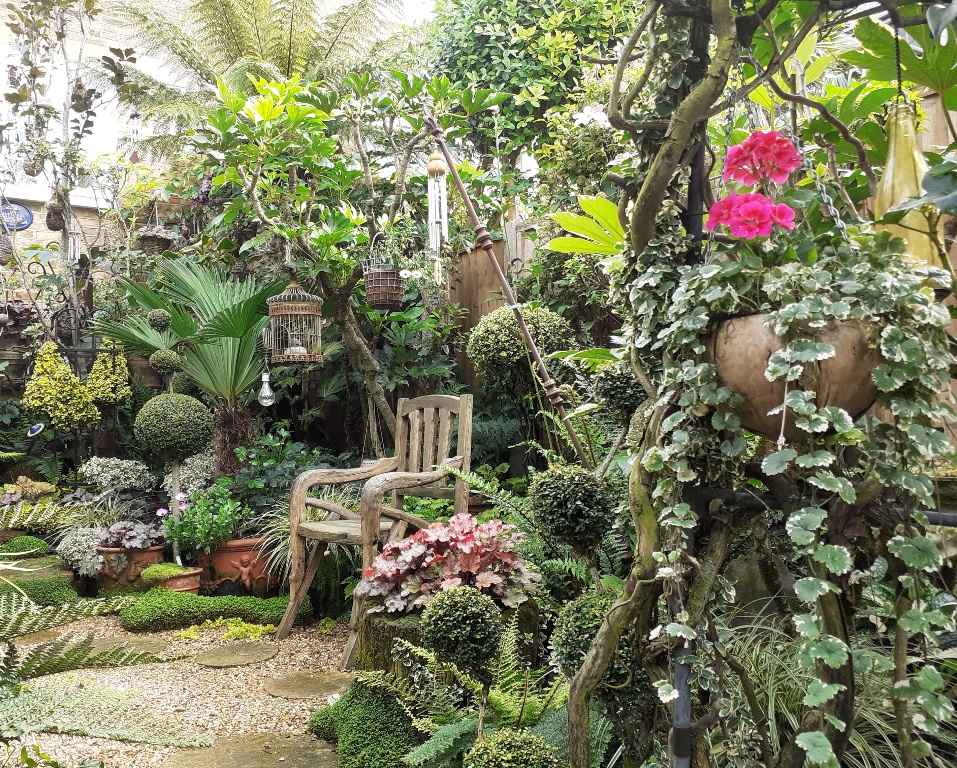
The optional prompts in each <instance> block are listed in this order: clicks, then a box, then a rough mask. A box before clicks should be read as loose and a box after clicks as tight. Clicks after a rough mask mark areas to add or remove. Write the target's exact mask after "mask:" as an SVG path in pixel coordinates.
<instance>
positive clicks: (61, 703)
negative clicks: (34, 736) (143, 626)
mask: <svg viewBox="0 0 957 768" xmlns="http://www.w3.org/2000/svg"><path fill="white" fill-rule="evenodd" d="M0 723H9V724H15V726H16V728H17V730H18V731H20V732H22V733H63V734H68V735H71V736H89V737H94V738H101V739H115V740H117V741H128V742H137V743H141V744H159V745H162V746H171V747H208V746H210V745H211V744H212V739H210V738H209V737H207V736H204V735H203V734H201V733H197V732H196V731H193V730H190V729H189V728H187V727H185V726H183V725H181V724H180V723H178V722H175V721H171V720H164V719H162V718H159V717H157V716H156V713H154V712H152V711H150V710H148V709H146V708H143V707H141V706H140V705H139V702H138V701H137V700H136V699H135V698H134V694H132V693H130V692H127V691H114V690H111V689H109V688H105V687H101V686H98V685H91V684H90V683H89V681H83V682H82V683H80V682H79V681H78V680H76V679H71V678H69V677H68V678H65V679H64V678H56V679H54V680H44V681H35V682H32V683H31V684H30V686H29V688H28V689H27V690H25V691H22V692H19V693H17V695H15V696H7V697H5V698H4V697H0Z"/></svg>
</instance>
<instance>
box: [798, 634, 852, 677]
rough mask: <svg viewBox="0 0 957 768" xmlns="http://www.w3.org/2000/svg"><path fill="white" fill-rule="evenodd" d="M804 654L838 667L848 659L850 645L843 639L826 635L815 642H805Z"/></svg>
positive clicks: (834, 667)
mask: <svg viewBox="0 0 957 768" xmlns="http://www.w3.org/2000/svg"><path fill="white" fill-rule="evenodd" d="M803 651H804V654H805V655H807V656H808V657H810V658H812V659H820V660H821V661H823V662H824V663H825V664H827V666H829V667H830V668H831V669H837V668H838V667H840V666H842V665H843V664H844V663H845V662H846V661H847V656H848V647H847V646H846V645H845V644H844V642H843V641H842V640H840V639H839V638H836V637H832V636H830V635H825V636H823V637H821V638H820V639H818V640H815V641H813V642H809V643H805V645H804V648H803Z"/></svg>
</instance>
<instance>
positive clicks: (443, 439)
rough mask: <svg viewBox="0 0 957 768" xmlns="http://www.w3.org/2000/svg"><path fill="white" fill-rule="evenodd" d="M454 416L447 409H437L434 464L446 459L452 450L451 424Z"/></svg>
mask: <svg viewBox="0 0 957 768" xmlns="http://www.w3.org/2000/svg"><path fill="white" fill-rule="evenodd" d="M454 420H455V416H454V415H453V414H452V412H451V411H450V410H449V409H448V408H439V443H438V447H437V448H436V452H435V462H436V464H441V463H442V462H443V461H445V460H446V459H448V458H451V457H450V456H449V452H450V451H451V450H452V422H453V421H454Z"/></svg>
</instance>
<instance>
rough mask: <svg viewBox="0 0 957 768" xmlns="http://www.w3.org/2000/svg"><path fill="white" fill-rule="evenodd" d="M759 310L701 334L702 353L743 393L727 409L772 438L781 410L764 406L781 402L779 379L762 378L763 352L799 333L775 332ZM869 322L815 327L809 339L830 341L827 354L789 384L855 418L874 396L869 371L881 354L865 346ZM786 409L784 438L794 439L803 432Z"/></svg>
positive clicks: (731, 386)
mask: <svg viewBox="0 0 957 768" xmlns="http://www.w3.org/2000/svg"><path fill="white" fill-rule="evenodd" d="M764 317H765V315H761V314H758V315H743V316H741V317H733V318H730V319H728V320H725V321H724V322H723V323H721V324H720V325H719V326H718V328H717V330H715V332H714V333H712V334H711V335H710V336H709V337H708V338H707V339H706V340H705V359H706V360H707V362H709V363H713V364H714V366H715V371H716V372H717V376H718V380H719V382H720V383H721V384H722V385H723V386H725V387H728V388H729V389H731V390H733V391H734V392H738V393H740V394H741V395H743V396H744V402H742V403H741V405H738V406H736V407H734V408H731V409H729V410H731V411H733V412H734V413H735V414H736V415H737V416H738V418H739V419H741V425H742V426H743V427H744V428H745V429H747V430H750V431H751V432H755V433H756V434H759V435H762V436H763V437H766V438H768V439H770V440H776V439H777V438H778V436H779V435H780V434H781V431H782V430H781V414H780V413H778V414H775V415H773V416H769V415H768V412H769V411H771V410H773V409H775V408H777V407H779V406H780V405H781V404H782V403H783V402H784V397H785V389H784V384H785V383H784V380H783V379H777V380H776V381H768V380H767V379H766V378H765V376H764V371H765V368H767V365H768V358H769V357H770V356H771V354H773V353H774V352H776V351H778V350H780V349H783V348H784V347H786V346H787V345H788V344H789V343H790V342H791V341H792V340H793V338H797V337H798V336H799V335H800V336H805V335H806V333H804V332H800V333H799V332H795V331H792V332H791V333H789V334H787V335H785V336H778V335H777V334H775V333H774V331H773V330H772V329H771V328H768V326H766V325H765V324H764ZM872 337H873V328H872V327H871V326H868V325H866V324H865V323H861V322H858V321H856V320H848V321H845V322H831V323H829V324H828V325H827V326H826V327H825V328H823V329H821V330H818V331H816V332H815V335H814V340H815V341H818V342H824V343H827V344H830V345H832V346H833V347H834V350H835V354H834V356H833V357H831V358H828V359H827V360H819V361H817V362H813V363H805V364H804V372H803V374H802V375H801V377H800V379H798V381H797V382H795V383H792V384H790V385H789V386H790V388H791V389H795V388H801V389H805V390H813V391H814V392H816V393H817V397H816V399H815V404H816V405H817V407H818V408H821V407H823V406H828V405H832V406H837V407H838V408H843V409H844V410H845V411H847V412H848V413H849V414H850V415H851V418H854V419H856V418H857V417H858V416H860V415H861V414H863V413H864V411H866V410H867V409H868V408H870V407H871V406H872V405H873V404H874V401H875V400H876V399H877V387H876V386H875V385H874V380H873V378H872V376H871V374H872V373H873V371H874V369H875V368H876V367H877V366H878V365H880V364H881V362H882V361H883V358H882V357H881V353H880V351H879V350H878V349H877V348H876V347H873V346H871V343H870V341H871V339H872ZM794 420H795V415H794V413H793V412H792V411H790V410H789V411H788V413H787V417H786V419H785V421H784V430H783V431H784V438H785V440H787V441H788V442H795V443H800V442H803V441H805V440H807V438H808V433H807V432H806V431H805V430H803V429H801V428H799V427H798V426H797V425H796V424H795V423H794Z"/></svg>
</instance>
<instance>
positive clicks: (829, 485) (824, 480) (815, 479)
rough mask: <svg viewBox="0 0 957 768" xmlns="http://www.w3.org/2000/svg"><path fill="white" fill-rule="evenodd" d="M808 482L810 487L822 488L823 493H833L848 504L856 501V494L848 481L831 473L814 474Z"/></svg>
mask: <svg viewBox="0 0 957 768" xmlns="http://www.w3.org/2000/svg"><path fill="white" fill-rule="evenodd" d="M808 482H809V483H810V484H811V485H816V486H817V487H818V488H823V489H824V490H825V491H833V492H834V493H837V494H839V495H840V497H841V498H842V499H844V501H846V502H847V503H848V504H852V503H853V502H854V501H856V500H857V493H856V492H855V491H854V486H853V485H851V482H850V480H847V479H846V478H843V477H838V476H837V475H835V474H834V473H833V472H828V471H826V470H822V471H821V472H815V473H814V475H812V476H811V477H809V478H808Z"/></svg>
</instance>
